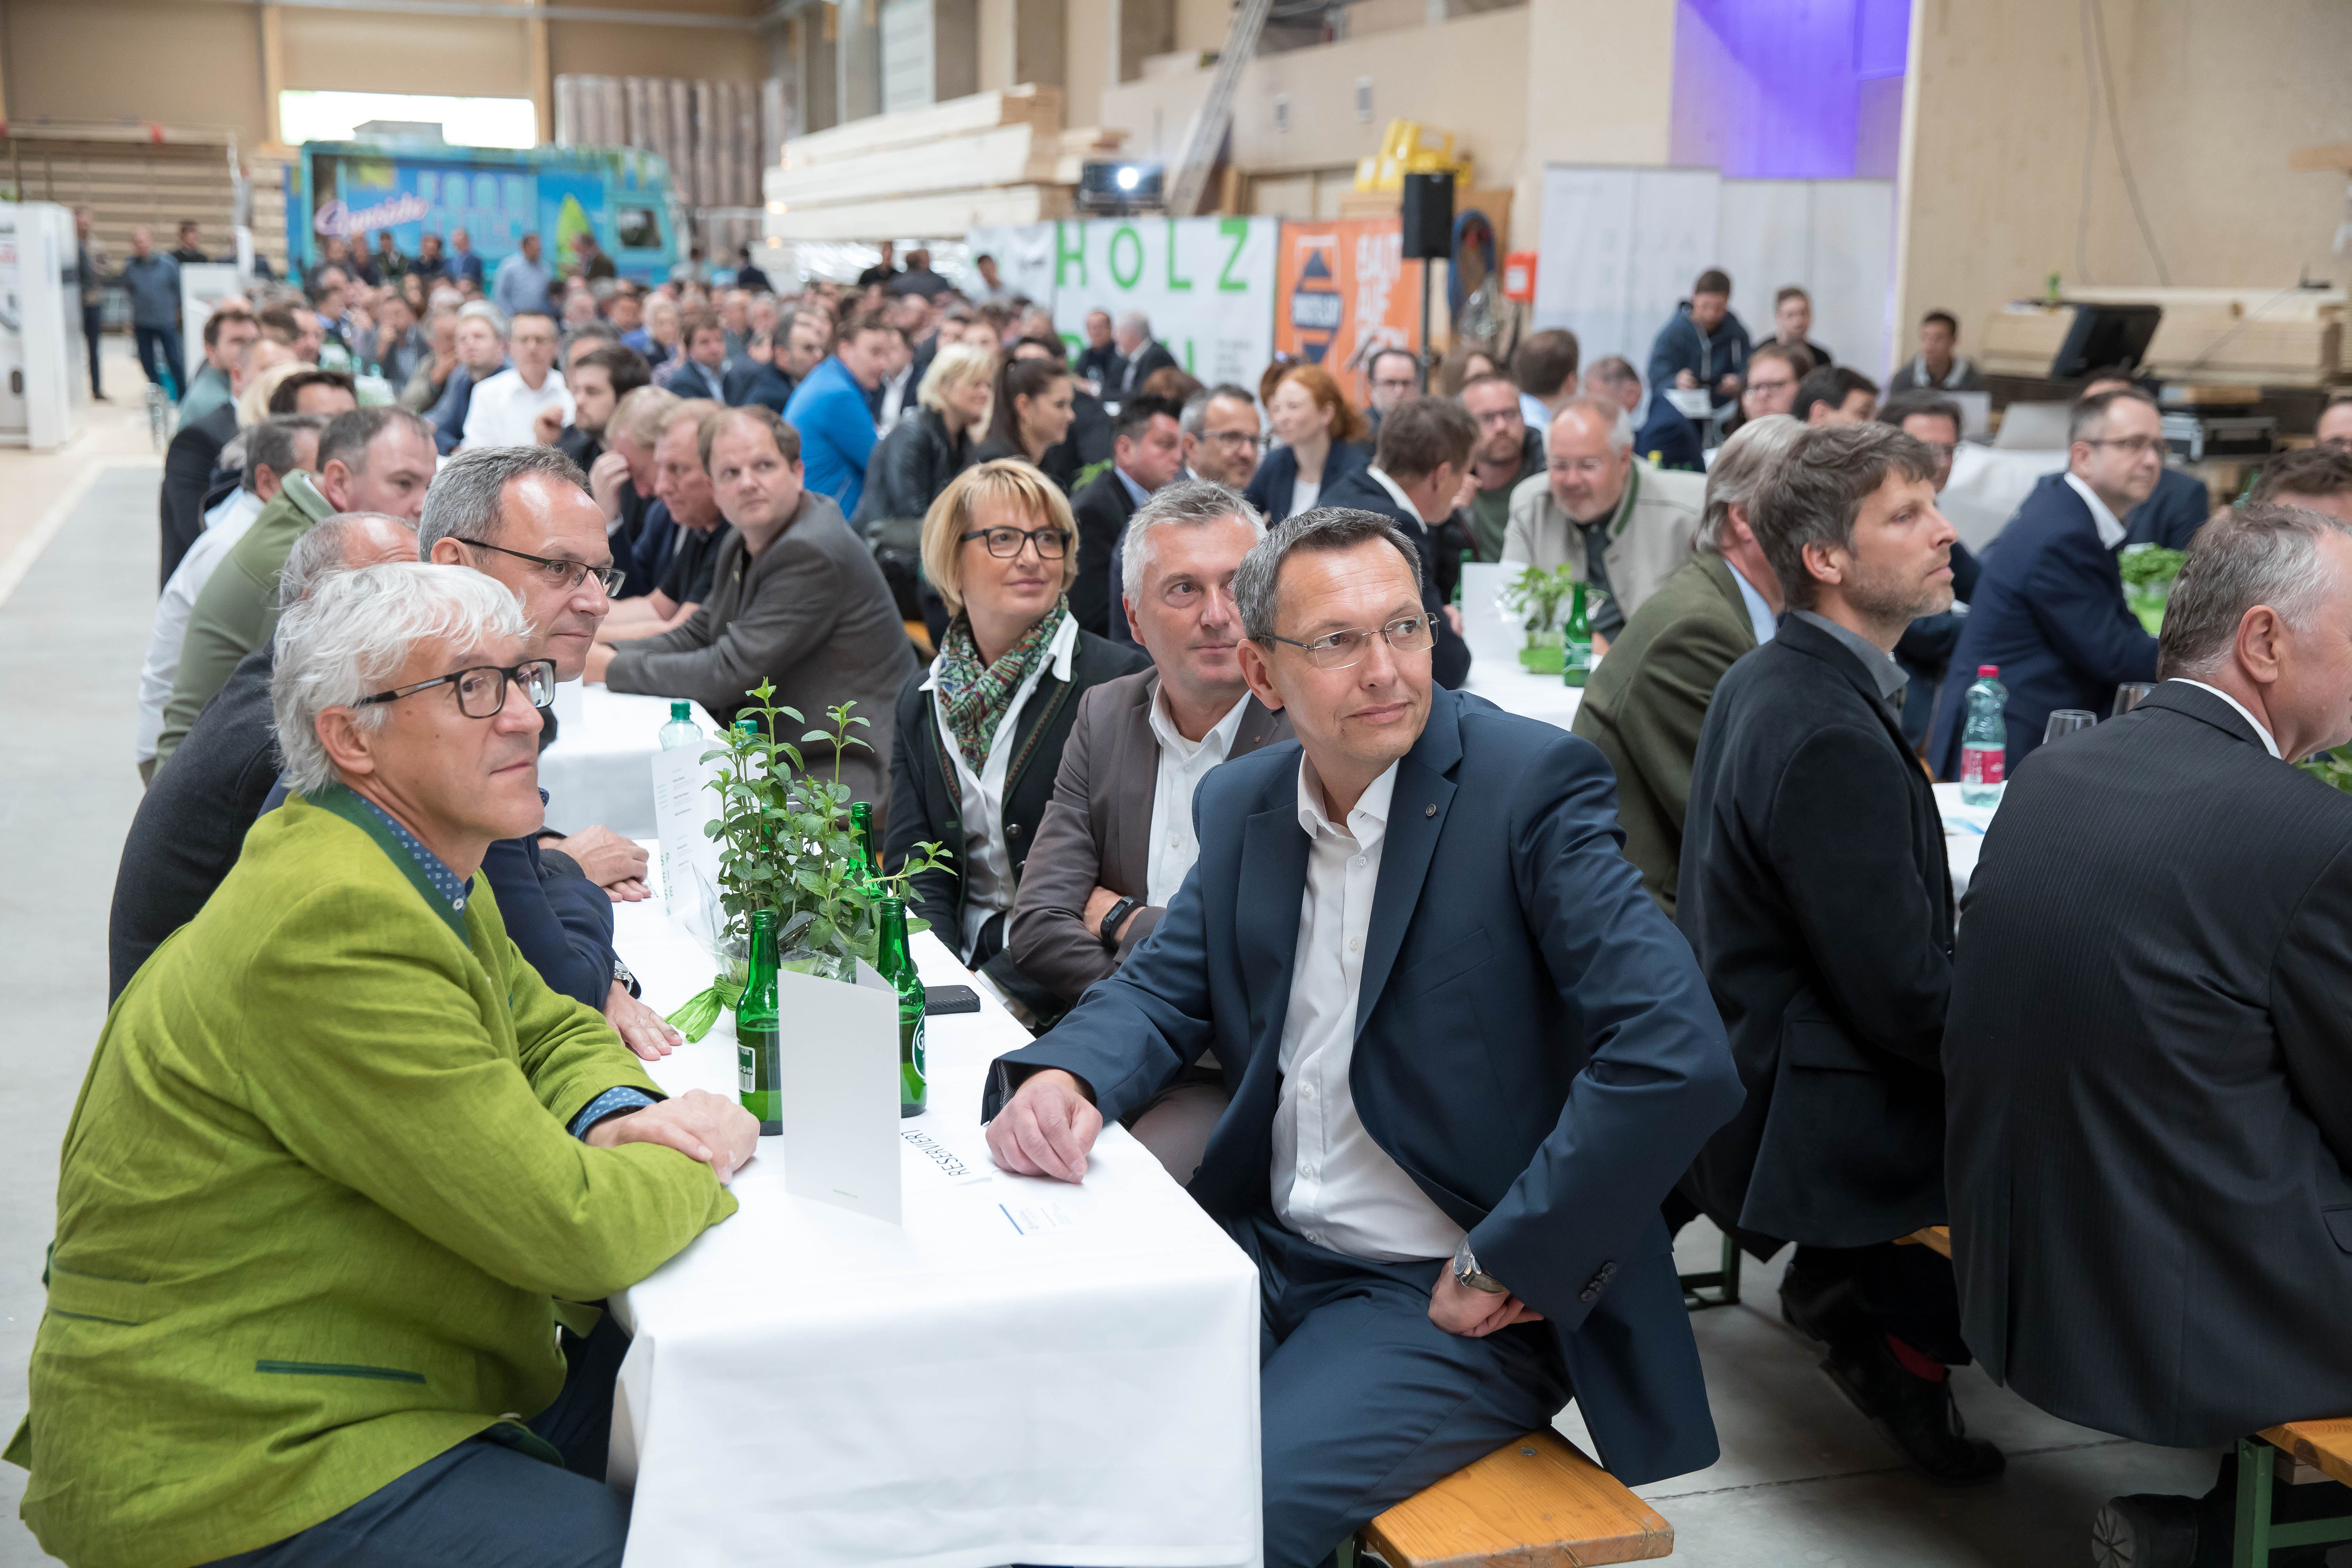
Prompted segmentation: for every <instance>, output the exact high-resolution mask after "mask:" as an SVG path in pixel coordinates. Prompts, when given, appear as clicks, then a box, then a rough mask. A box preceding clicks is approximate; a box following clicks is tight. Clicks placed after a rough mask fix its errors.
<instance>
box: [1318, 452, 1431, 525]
mask: <svg viewBox="0 0 2352 1568" xmlns="http://www.w3.org/2000/svg"><path fill="white" fill-rule="evenodd" d="M1364 472H1365V473H1367V474H1369V475H1370V476H1371V478H1372V481H1373V483H1375V484H1377V485H1379V486H1380V487H1381V489H1384V490H1386V491H1388V492H1389V500H1392V501H1394V502H1396V503H1397V505H1399V506H1401V507H1402V508H1403V509H1404V514H1405V516H1407V517H1409V518H1411V519H1412V520H1413V521H1415V522H1417V523H1419V524H1421V528H1422V531H1423V532H1424V533H1426V532H1428V531H1429V520H1428V519H1427V518H1424V517H1423V516H1422V515H1421V508H1419V507H1417V506H1415V505H1413V504H1412V497H1411V496H1409V495H1407V494H1405V493H1404V487H1403V486H1402V485H1401V484H1399V483H1397V482H1396V480H1394V479H1391V478H1390V477H1389V471H1388V470H1387V469H1386V468H1381V466H1380V465H1379V464H1378V463H1374V464H1372V465H1371V466H1370V468H1366V469H1365V470H1364ZM1298 510H1301V511H1304V510H1307V509H1306V508H1305V507H1301V508H1299V509H1298Z"/></svg>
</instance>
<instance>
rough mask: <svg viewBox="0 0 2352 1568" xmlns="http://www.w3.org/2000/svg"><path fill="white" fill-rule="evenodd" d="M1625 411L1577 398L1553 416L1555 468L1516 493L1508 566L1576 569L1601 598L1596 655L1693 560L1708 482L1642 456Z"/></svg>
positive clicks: (1550, 455) (1595, 621)
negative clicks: (1656, 465)
mask: <svg viewBox="0 0 2352 1568" xmlns="http://www.w3.org/2000/svg"><path fill="white" fill-rule="evenodd" d="M1623 412H1624V411H1623V409H1622V407H1621V406H1620V405H1617V404H1614V403H1610V402H1606V401H1604V400H1602V399H1601V398H1597V397H1574V398H1570V400H1569V401H1568V402H1567V403H1566V404H1565V405H1562V406H1561V408H1560V410H1559V413H1558V414H1556V415H1554V416H1552V422H1551V430H1550V433H1549V436H1548V437H1547V438H1546V440H1545V443H1544V449H1545V453H1546V458H1545V462H1546V464H1547V470H1548V471H1546V472H1544V473H1541V474H1538V475H1536V476H1535V477H1533V478H1531V479H1523V480H1521V481H1520V482H1519V488H1518V489H1515V490H1513V491H1512V492H1511V522H1510V527H1509V529H1508V530H1507V531H1506V532H1505V534H1504V536H1503V563H1504V564H1505V565H1506V566H1537V567H1541V568H1543V569H1544V570H1546V571H1550V570H1551V569H1553V568H1555V567H1559V566H1566V567H1568V568H1570V571H1571V573H1572V574H1574V575H1575V576H1576V577H1578V578H1580V579H1581V580H1583V581H1584V582H1586V583H1588V584H1591V586H1592V587H1593V588H1594V589H1596V590H1598V591H1599V594H1600V595H1601V596H1600V598H1599V599H1598V601H1597V602H1595V603H1593V604H1591V605H1590V606H1589V608H1588V614H1589V615H1590V616H1591V622H1592V635H1593V651H1594V652H1595V653H1596V654H1597V653H1600V652H1601V651H1602V650H1603V649H1604V648H1606V647H1607V646H1608V645H1609V644H1610V643H1611V642H1612V641H1614V640H1615V639H1616V637H1617V635H1618V633H1620V632H1621V631H1622V630H1623V629H1624V627H1625V622H1626V620H1627V619H1628V618H1629V617H1631V616H1633V612H1635V611H1636V610H1639V609H1640V608H1641V607H1642V605H1643V601H1644V600H1646V599H1648V598H1649V596H1650V595H1652V594H1654V593H1655V592H1657V590H1658V585H1659V584H1662V583H1664V581H1665V580H1666V579H1667V578H1668V577H1671V576H1673V575H1674V574H1675V572H1677V571H1679V570H1680V569H1681V567H1682V564H1683V563H1684V562H1685V561H1687V560H1689V559H1690V552H1691V542H1692V541H1693V540H1695V539H1696V538H1697V536H1698V522H1699V514H1700V512H1701V510H1703V509H1704V507H1705V505H1706V476H1704V475H1701V474H1682V473H1676V472H1675V471H1673V470H1672V469H1669V468H1654V467H1652V466H1651V465H1650V464H1648V463H1646V462H1643V461H1642V460H1641V459H1640V458H1637V457H1635V456H1634V455H1633V432H1632V431H1631V430H1629V429H1627V428H1626V427H1625V421H1624V418H1623Z"/></svg>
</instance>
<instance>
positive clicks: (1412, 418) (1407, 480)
mask: <svg viewBox="0 0 2352 1568" xmlns="http://www.w3.org/2000/svg"><path fill="white" fill-rule="evenodd" d="M1477 444H1478V424H1477V421H1475V419H1473V418H1471V417H1470V415H1469V412H1468V411H1467V410H1466V409H1465V408H1464V407H1463V406H1462V405H1460V404H1458V403H1456V402H1454V400H1453V399H1451V398H1446V397H1415V398H1412V399H1411V400H1409V401H1407V402H1404V403H1400V404H1398V405H1396V406H1395V407H1394V408H1392V409H1391V410H1390V411H1389V416H1388V417H1387V418H1385V419H1383V420H1381V443H1380V446H1379V447H1378V448H1377V449H1376V450H1375V451H1374V452H1373V454H1372V462H1371V466H1370V468H1359V469H1356V470H1354V471H1353V472H1350V473H1345V474H1341V475H1340V476H1339V478H1338V479H1328V480H1327V481H1326V482H1325V484H1324V486H1323V493H1322V495H1321V496H1319V497H1318V498H1317V500H1316V504H1317V505H1318V506H1334V507H1347V508H1350V509H1352V510H1357V511H1369V512H1376V513H1378V514H1379V515H1380V516H1381V517H1384V518H1387V519H1388V520H1389V521H1391V522H1393V523H1395V524H1396V525H1397V526H1398V527H1399V528H1401V529H1402V530H1403V531H1404V535H1405V537H1406V538H1408V539H1410V540H1412V542H1413V548H1415V549H1416V550H1418V551H1420V552H1421V603H1422V607H1423V608H1424V609H1426V610H1427V611H1428V612H1429V613H1430V614H1431V615H1433V616H1436V617H1437V623H1436V624H1437V646H1436V647H1434V648H1433V649H1431V650H1430V672H1431V674H1432V675H1433V677H1434V679H1436V681H1437V684H1438V685H1440V686H1443V687H1444V688H1446V689H1448V690H1453V689H1457V688H1459V687H1460V686H1461V684H1462V683H1463V681H1464V680H1465V679H1468V678H1469V675H1470V645H1469V644H1468V643H1466V642H1464V641H1463V640H1462V612H1461V611H1460V610H1458V609H1456V608H1454V606H1453V605H1449V604H1447V603H1446V602H1445V601H1446V597H1447V592H1446V589H1445V587H1444V585H1443V584H1445V583H1450V582H1451V581H1452V580H1453V576H1454V574H1441V573H1440V571H1439V570H1438V559H1437V542H1436V536H1435V535H1434V534H1433V533H1432V531H1431V524H1430V523H1429V522H1428V521H1426V520H1427V519H1430V518H1435V519H1436V520H1437V521H1438V523H1439V524H1441V525H1442V524H1443V523H1444V521H1445V519H1446V517H1447V515H1448V512H1449V511H1450V510H1451V509H1452V507H1453V505H1454V492H1456V491H1457V490H1459V489H1461V488H1462V476H1463V475H1464V474H1465V472H1467V471H1468V469H1469V467H1470V453H1471V451H1472V449H1473V448H1474V447H1476V446H1477ZM1458 570H1459V563H1458V561H1457V563H1456V571H1457V573H1458Z"/></svg>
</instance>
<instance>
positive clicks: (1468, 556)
mask: <svg viewBox="0 0 2352 1568" xmlns="http://www.w3.org/2000/svg"><path fill="white" fill-rule="evenodd" d="M1477 559H1478V555H1477V552H1475V551H1472V550H1465V551H1464V552H1462V564H1463V565H1465V566H1467V565H1469V564H1470V563H1472V562H1474V561H1475V560H1477ZM1461 607H1462V575H1461V574H1456V575H1455V577H1454V608H1455V609H1457V610H1458V609H1460V608H1461Z"/></svg>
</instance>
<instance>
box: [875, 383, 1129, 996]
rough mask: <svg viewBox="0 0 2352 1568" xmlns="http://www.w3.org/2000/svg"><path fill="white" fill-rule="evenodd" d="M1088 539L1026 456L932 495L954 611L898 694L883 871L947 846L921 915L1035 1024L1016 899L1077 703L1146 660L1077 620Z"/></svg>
mask: <svg viewBox="0 0 2352 1568" xmlns="http://www.w3.org/2000/svg"><path fill="white" fill-rule="evenodd" d="M1068 377H1069V371H1068V370H1067V368H1066V367H1065V368H1064V369H1063V371H1062V379H1063V380H1064V381H1065V382H1066V381H1067V380H1068ZM1022 395H1024V396H1035V395H1037V394H1035V393H1025V394H1022ZM1077 538H1078V531H1077V524H1076V521H1073V519H1072V518H1071V515H1070V503H1069V501H1068V500H1066V498H1065V497H1064V496H1063V494H1062V492H1061V490H1060V489H1057V488H1055V486H1054V485H1052V484H1050V483H1048V482H1047V480H1046V478H1045V475H1044V474H1043V473H1041V472H1040V471H1039V470H1038V468H1037V467H1036V465H1035V464H1034V463H1031V462H1026V461H1023V460H1020V459H1003V458H1000V459H997V460H995V461H992V462H986V463H982V464H979V465H977V466H976V467H973V468H967V469H965V470H964V471H963V472H962V473H961V474H959V475H957V476H956V478H955V479H954V480H953V481H951V482H950V484H949V485H948V488H947V489H944V490H942V491H940V497H939V499H938V500H935V501H933V502H932V503H931V510H930V512H929V515H928V516H926V517H925V518H924V519H923V576H924V579H925V581H927V582H928V583H929V584H930V585H931V586H933V587H934V588H936V589H937V590H938V592H939V595H940V598H941V599H943V600H944V601H946V605H947V609H948V613H949V615H950V616H952V617H953V618H952V619H950V621H949V622H948V624H947V627H946V630H945V631H944V633H943V634H942V635H941V636H940V639H939V648H940V652H939V657H938V658H935V659H934V660H932V661H931V668H930V670H929V673H928V674H918V675H916V676H915V677H914V678H912V679H909V680H908V682H907V685H906V688H905V689H903V690H902V691H901V692H900V693H899V695H898V711H897V717H896V719H895V721H894V728H893V730H892V734H893V736H894V737H895V739H894V742H893V744H892V746H891V751H890V814H889V816H888V818H887V822H888V827H887V834H886V837H885V838H884V842H883V850H882V860H883V864H884V866H885V868H897V867H898V866H900V865H903V864H904V863H905V861H906V858H907V856H908V852H909V851H911V850H912V849H913V848H914V847H915V846H916V845H918V844H927V843H932V844H938V845H940V846H941V847H944V848H945V849H946V850H947V851H948V855H947V858H945V859H944V860H942V861H941V862H940V864H939V865H938V866H937V867H936V868H933V869H931V870H929V871H926V872H924V873H922V874H921V875H920V876H918V877H917V878H916V879H914V883H913V889H912V890H913V893H914V898H913V901H912V906H911V909H912V912H913V913H915V914H917V915H919V916H921V917H922V918H923V919H924V920H926V921H929V922H930V924H931V929H932V931H935V932H937V933H938V935H939V939H940V941H941V942H945V943H947V944H948V946H949V947H950V948H952V949H953V950H954V951H955V953H956V955H957V956H958V957H959V958H961V959H962V960H963V962H964V963H966V964H968V965H970V966H971V967H972V968H974V969H982V970H985V971H986V972H987V973H988V976H989V978H990V979H991V980H992V981H993V982H995V984H997V986H998V987H999V988H1000V989H1001V990H1003V991H1004V992H1005V994H1007V995H1009V996H1011V997H1013V1000H1015V1001H1016V1002H1019V1003H1021V1004H1022V1005H1023V1006H1024V1008H1026V1009H1027V1010H1028V1011H1029V1012H1030V1014H1031V1015H1032V1016H1033V1018H1034V1019H1035V1020H1038V1021H1043V1020H1044V1019H1045V1018H1046V1017H1049V1016H1052V1015H1054V1014H1056V1013H1059V1012H1060V1011H1061V1010H1062V1006H1063V1004H1062V1003H1061V1001H1060V1000H1059V998H1058V997H1057V996H1056V995H1055V994H1054V993H1053V992H1052V991H1051V990H1050V989H1048V988H1046V987H1045V986H1042V985H1038V984H1034V982H1031V981H1029V980H1028V979H1027V978H1026V977H1024V975H1023V974H1022V973H1021V972H1020V971H1019V970H1018V969H1017V968H1015V967H1014V966H1013V960H1012V956H1011V955H1010V954H1009V953H1006V952H1004V951H1003V948H1004V923H1005V920H1006V918H1007V916H1008V915H1009V913H1010V912H1011V910H1012V909H1013V892H1014V890H1015V889H1017V888H1018V887H1019V886H1020V881H1021V871H1022V868H1023V867H1024V865H1025V864H1026V863H1027V861H1028V858H1029V846H1030V845H1031V844H1032V843H1034V841H1035V839H1036V837H1037V824H1038V823H1039V821H1040V820H1042V819H1043V817H1044V816H1045V803H1046V802H1047V801H1049V800H1051V799H1052V798H1053V795H1054V780H1055V774H1056V773H1059V772H1060V771H1061V766H1062V746H1063V742H1065V741H1066V740H1067V739H1068V738H1069V733H1070V726H1071V724H1072V722H1073V721H1075V720H1076V717H1077V711H1078V699H1079V698H1080V697H1081V696H1083V695H1084V694H1085V692H1086V691H1087V689H1088V688H1089V687H1093V686H1096V685H1098V684H1100V683H1101V682H1103V681H1106V680H1111V679H1116V678H1118V677H1119V676H1122V675H1126V674H1129V673H1130V672H1132V671H1134V670H1138V669H1144V668H1150V663H1149V661H1148V660H1147V659H1146V658H1144V657H1143V655H1142V654H1141V653H1139V651H1137V650H1135V649H1132V648H1123V647H1119V646H1118V644H1116V643H1114V642H1111V641H1109V640H1108V639H1107V638H1104V637H1097V636H1095V635H1094V634H1093V633H1092V632H1089V631H1084V630H1081V629H1080V628H1079V626H1078V623H1077V622H1076V619H1074V618H1073V617H1072V616H1071V615H1070V608H1069V598H1068V593H1069V586H1070V584H1071V582H1072V581H1073V580H1074V579H1075V578H1076V575H1077V570H1078V548H1077Z"/></svg>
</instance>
